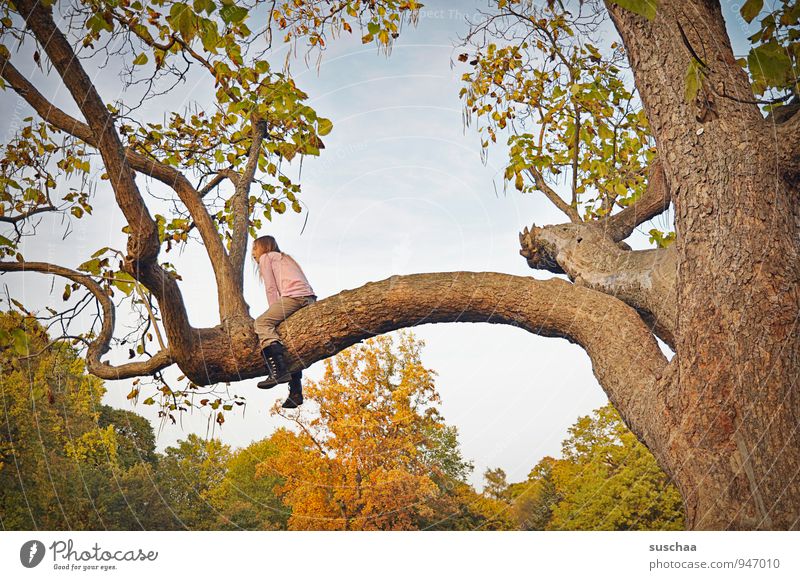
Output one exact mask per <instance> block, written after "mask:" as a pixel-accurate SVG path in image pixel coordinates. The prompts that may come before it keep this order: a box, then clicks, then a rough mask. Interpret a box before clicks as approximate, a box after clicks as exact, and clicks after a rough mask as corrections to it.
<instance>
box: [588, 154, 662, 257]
mask: <svg viewBox="0 0 800 580" xmlns="http://www.w3.org/2000/svg"><path fill="white" fill-rule="evenodd" d="M669 204H670V188H669V184H668V183H667V177H666V175H665V174H664V167H663V165H662V163H661V162H660V161H658V160H656V161H654V162H653V163H652V165H651V166H650V176H649V179H648V182H647V189H646V190H645V192H644V193H643V194H642V196H641V197H640V198H639V199H638V200H637V201H635V202H634V203H633V205H631V206H628V207H626V208H625V209H623V210H622V211H620V212H619V213H616V214H613V215H610V216H606V217H605V218H603V219H602V220H600V221H599V224H600V226H601V227H602V228H603V229H604V230H605V231H606V233H607V234H608V235H609V236H610V237H611V239H613V240H614V241H615V242H621V241H622V240H624V239H625V238H627V237H628V236H630V235H631V234H632V233H633V231H634V230H635V229H636V227H637V226H638V225H639V224H641V223H643V222H646V221H647V220H649V219H652V218H654V217H655V216H657V215H659V214H661V213H663V212H665V211H666V210H667V208H669Z"/></svg>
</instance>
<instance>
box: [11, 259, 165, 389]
mask: <svg viewBox="0 0 800 580" xmlns="http://www.w3.org/2000/svg"><path fill="white" fill-rule="evenodd" d="M0 272H40V273H43V274H55V275H57V276H62V277H64V278H67V279H68V280H72V281H73V282H77V283H78V284H81V285H83V286H84V287H85V288H86V289H87V290H89V292H91V293H92V295H93V296H94V297H95V298H96V299H97V301H98V302H99V303H100V306H101V308H102V310H103V315H102V325H101V328H100V333H99V334H98V335H97V338H96V339H95V340H93V341H90V342H89V343H88V344H89V346H88V349H87V352H86V366H87V370H88V371H89V372H90V373H92V374H93V375H95V376H98V377H100V378H101V379H106V380H117V379H126V378H131V377H138V376H143V375H151V374H153V373H155V372H157V371H160V370H161V369H164V368H166V367H168V366H170V365H171V364H173V362H174V360H173V358H172V354H171V352H170V349H169V348H165V349H162V350H161V351H159V352H158V353H156V354H155V355H154V356H153V357H152V358H150V359H148V360H146V361H142V362H133V363H127V364H124V365H120V366H112V365H109V364H108V363H105V362H102V361H101V360H100V357H102V356H103V355H104V354H105V353H106V352H108V349H109V345H110V344H111V338H112V336H113V333H114V319H115V308H114V303H113V302H112V301H111V298H110V297H109V296H108V295H107V294H106V293H105V291H104V290H103V288H102V287H101V286H100V285H99V284H98V283H97V282H95V281H94V280H92V278H91V277H90V276H88V275H87V274H84V273H82V272H77V271H75V270H71V269H69V268H65V267H63V266H58V265H55V264H48V263H46V262H0Z"/></svg>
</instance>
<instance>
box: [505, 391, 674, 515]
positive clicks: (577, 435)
mask: <svg viewBox="0 0 800 580" xmlns="http://www.w3.org/2000/svg"><path fill="white" fill-rule="evenodd" d="M569 434H570V436H569V437H568V438H567V439H566V440H565V441H564V443H563V444H562V455H563V457H562V458H561V459H553V458H550V457H545V458H544V459H542V460H541V461H540V462H539V463H538V464H537V465H536V467H534V469H533V470H532V471H531V473H530V475H529V476H528V480H527V481H526V482H523V483H517V484H514V485H512V486H511V487H510V488H509V495H510V497H511V498H512V502H513V506H512V513H513V514H514V517H515V519H516V520H517V522H518V525H519V527H521V528H523V529H549V530H678V529H682V528H683V527H684V513H683V504H682V500H681V497H680V494H679V493H678V490H677V489H676V488H675V486H674V485H673V484H672V483H670V481H669V478H668V477H667V475H666V474H665V473H664V472H663V471H662V470H661V468H659V466H658V464H657V463H656V460H655V458H654V457H653V455H652V454H651V453H650V452H649V451H648V450H647V448H646V447H645V446H644V445H642V444H641V443H640V442H639V441H638V440H637V439H636V436H635V435H634V434H633V433H631V432H630V431H629V430H628V429H627V427H625V424H624V423H623V422H622V420H621V418H620V416H619V413H617V411H616V410H615V409H614V407H612V406H611V404H608V405H606V406H604V407H602V408H600V409H598V410H597V411H595V412H594V413H593V414H592V415H591V416H585V417H581V418H579V419H578V421H577V422H576V423H575V424H574V425H573V426H572V427H570V429H569Z"/></svg>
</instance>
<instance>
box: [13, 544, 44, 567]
mask: <svg viewBox="0 0 800 580" xmlns="http://www.w3.org/2000/svg"><path fill="white" fill-rule="evenodd" d="M43 558H44V544H43V543H41V542H40V541H39V540H30V541H28V542H25V543H24V544H22V547H21V548H20V549H19V561H20V562H22V565H23V566H25V567H26V568H35V567H36V566H38V565H39V564H40V563H41V562H42V559H43Z"/></svg>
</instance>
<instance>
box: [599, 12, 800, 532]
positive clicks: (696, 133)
mask: <svg viewBox="0 0 800 580" xmlns="http://www.w3.org/2000/svg"><path fill="white" fill-rule="evenodd" d="M607 7H608V9H609V11H610V13H611V16H612V19H613V21H614V24H615V25H616V27H617V30H618V31H619V33H620V35H621V36H622V39H623V42H624V44H625V48H626V50H627V53H628V57H629V60H630V64H631V67H632V69H633V72H634V77H635V81H636V86H637V89H638V90H639V93H640V95H641V98H642V101H643V104H644V107H645V111H646V113H647V115H648V119H649V121H650V125H651V127H652V130H653V132H654V134H655V137H656V142H657V147H658V153H659V157H660V158H661V159H662V161H663V163H664V170H665V174H666V177H667V179H668V181H669V183H670V184H671V187H672V189H673V195H672V197H673V200H674V202H675V226H676V232H677V241H676V243H675V246H676V252H677V261H678V271H677V285H676V289H677V333H676V340H675V346H676V358H675V361H674V364H675V381H674V386H672V387H671V388H669V389H667V390H665V392H664V396H665V397H666V398H667V421H668V422H669V423H671V427H670V428H669V432H670V434H671V435H670V439H669V441H668V449H667V453H666V454H665V455H664V456H661V460H662V462H664V463H665V465H664V466H665V467H666V468H667V470H668V471H669V472H670V473H671V474H672V475H673V477H674V479H675V481H676V483H677V484H678V487H679V489H680V490H681V493H682V495H683V497H684V501H685V504H686V508H687V514H688V523H689V526H690V527H692V528H713V529H769V528H775V529H794V528H797V527H798V526H800V431H799V430H798V426H799V425H800V419H799V417H800V391H798V388H797V387H798V369H800V333H798V328H797V316H798V305H799V304H800V289H798V280H800V260H798V240H799V239H800V236H798V224H800V219H799V218H798V205H797V182H796V181H795V182H792V181H791V180H790V179H787V176H786V173H785V172H784V171H783V167H782V166H781V164H782V163H784V164H785V163H786V161H782V160H786V159H794V158H796V157H795V156H796V154H797V152H796V150H794V151H792V150H791V149H790V148H791V147H792V145H791V141H792V140H794V141H796V137H794V138H793V139H787V140H786V141H785V142H779V141H776V140H775V138H774V135H771V132H770V127H769V125H768V123H766V122H765V121H764V119H763V117H762V115H761V113H760V112H759V110H758V108H757V106H755V105H749V104H746V103H747V101H748V100H752V93H751V91H750V85H749V83H748V80H747V77H746V74H745V72H744V71H743V70H742V69H741V67H739V66H738V65H737V64H736V63H735V59H734V57H733V53H732V50H731V47H730V42H729V39H728V37H727V33H726V31H725V23H724V21H723V18H722V14H721V10H720V6H719V3H718V2H711V1H702V0H694V1H691V2H677V1H674V0H673V1H668V0H662V1H661V2H659V6H658V11H657V15H656V18H655V20H653V21H652V22H651V21H647V20H645V19H644V18H641V17H639V16H636V15H635V14H633V13H631V12H628V11H625V10H623V9H621V8H619V6H617V5H615V4H613V3H611V2H607ZM679 23H680V24H681V26H682V27H683V29H684V30H685V33H686V36H687V40H688V42H689V43H690V44H691V46H692V47H693V48H694V50H695V51H696V52H698V54H699V56H700V57H701V58H702V59H703V61H704V62H705V63H706V64H707V65H708V66H709V72H708V81H707V83H708V84H707V85H706V88H705V89H701V91H700V92H699V94H698V99H697V101H696V102H695V103H687V102H685V99H684V78H685V74H686V70H687V67H688V65H689V62H690V60H689V59H690V58H692V56H691V55H690V52H689V50H688V49H687V47H686V46H684V43H683V42H682V40H681V35H680V31H679V29H678V24H679ZM714 89H716V92H715V91H714ZM720 89H723V90H720ZM722 93H724V94H728V95H733V96H734V97H736V98H737V99H738V100H734V99H728V98H724V97H721V96H715V95H718V94H722Z"/></svg>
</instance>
